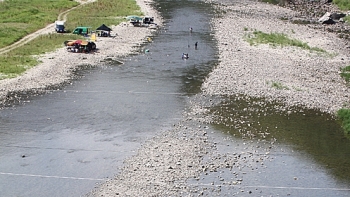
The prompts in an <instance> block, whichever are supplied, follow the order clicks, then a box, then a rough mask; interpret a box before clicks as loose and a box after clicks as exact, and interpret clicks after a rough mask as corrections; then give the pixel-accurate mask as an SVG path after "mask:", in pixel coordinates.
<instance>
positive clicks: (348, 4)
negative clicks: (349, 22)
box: [333, 0, 350, 11]
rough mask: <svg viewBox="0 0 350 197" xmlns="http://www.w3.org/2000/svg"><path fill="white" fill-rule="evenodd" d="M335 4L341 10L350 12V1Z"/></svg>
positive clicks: (339, 0)
mask: <svg viewBox="0 0 350 197" xmlns="http://www.w3.org/2000/svg"><path fill="white" fill-rule="evenodd" d="M333 3H334V4H335V5H337V6H338V7H339V8H340V9H341V10H345V11H348V10H350V1H349V0H333Z"/></svg>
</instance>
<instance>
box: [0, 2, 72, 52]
mask: <svg viewBox="0 0 350 197" xmlns="http://www.w3.org/2000/svg"><path fill="white" fill-rule="evenodd" d="M77 5H78V3H77V2H74V1H69V0H11V1H9V0H7V1H4V2H1V3H0V48H2V47H4V46H7V45H10V44H12V43H14V42H16V41H18V40H19V39H21V38H23V37H24V36H26V35H28V34H30V33H33V32H35V31H36V30H38V29H41V28H43V27H45V26H46V25H48V24H50V23H53V22H54V21H55V20H56V19H57V16H58V14H59V13H61V12H63V11H65V10H68V9H69V8H72V7H74V6H77Z"/></svg>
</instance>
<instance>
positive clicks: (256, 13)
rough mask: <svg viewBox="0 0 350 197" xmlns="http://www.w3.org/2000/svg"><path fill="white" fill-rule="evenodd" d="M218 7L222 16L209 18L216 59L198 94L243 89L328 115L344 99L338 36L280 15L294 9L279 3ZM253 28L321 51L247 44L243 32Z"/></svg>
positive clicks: (343, 54) (343, 49)
mask: <svg viewBox="0 0 350 197" xmlns="http://www.w3.org/2000/svg"><path fill="white" fill-rule="evenodd" d="M220 9H223V10H225V11H226V14H225V16H224V17H223V18H216V19H214V20H213V22H212V23H213V25H214V30H215V32H216V33H215V37H216V39H217V40H218V41H219V46H218V48H219V51H220V52H219V56H220V57H219V60H220V64H219V65H218V67H217V68H216V69H214V71H213V72H212V73H210V75H209V77H208V78H207V80H206V81H205V83H204V84H203V86H202V91H203V94H209V95H236V94H243V95H248V96H252V97H258V98H267V99H269V100H274V101H280V102H282V103H284V104H285V105H287V106H300V107H306V108H309V109H317V110H320V111H322V112H326V113H330V114H334V113H335V112H336V111H337V110H339V109H341V108H342V107H344V106H347V105H348V104H349V96H350V95H349V92H348V87H347V85H346V83H345V81H344V79H342V78H341V76H340V68H343V67H345V66H348V65H350V58H349V56H348V54H349V50H347V46H346V44H347V43H346V42H344V40H342V39H340V38H339V37H337V36H336V35H335V34H332V33H328V32H324V31H321V30H318V29H315V28H311V27H309V26H307V25H299V24H294V23H290V22H289V21H284V20H281V18H282V17H286V16H287V17H290V18H293V17H295V16H298V13H296V12H294V11H292V10H290V9H286V8H282V7H279V6H273V5H268V4H262V3H258V2H255V3H250V4H241V3H235V5H228V6H221V7H220ZM230 24H232V25H230ZM255 30H256V31H262V32H265V33H271V32H272V33H283V34H285V35H287V36H288V37H291V38H293V39H297V40H301V41H302V42H305V43H307V44H308V45H309V46H311V47H318V48H321V49H324V50H326V51H327V53H326V54H319V53H315V52H311V51H308V50H303V49H299V48H296V47H279V46H276V47H272V46H269V45H257V46H251V45H250V44H249V43H248V42H247V41H246V40H245V36H247V35H249V34H252V33H253V31H255ZM274 84H278V85H279V87H278V88H276V87H275V86H274Z"/></svg>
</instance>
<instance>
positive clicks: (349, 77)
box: [340, 66, 350, 83]
mask: <svg viewBox="0 0 350 197" xmlns="http://www.w3.org/2000/svg"><path fill="white" fill-rule="evenodd" d="M340 76H341V77H342V78H343V79H344V80H345V81H346V82H347V83H349V81H350V66H347V67H345V68H341V69H340Z"/></svg>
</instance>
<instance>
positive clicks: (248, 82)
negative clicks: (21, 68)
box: [0, 0, 349, 196]
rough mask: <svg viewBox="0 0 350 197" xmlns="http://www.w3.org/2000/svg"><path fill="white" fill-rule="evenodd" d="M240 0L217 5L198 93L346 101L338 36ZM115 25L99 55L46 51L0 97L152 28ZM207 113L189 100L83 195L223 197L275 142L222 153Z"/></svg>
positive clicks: (49, 80) (122, 48) (319, 104)
mask: <svg viewBox="0 0 350 197" xmlns="http://www.w3.org/2000/svg"><path fill="white" fill-rule="evenodd" d="M137 2H138V3H139V4H140V5H141V7H142V8H143V9H147V11H146V13H148V15H153V16H155V19H161V18H160V17H159V16H158V15H156V12H155V11H154V10H152V9H151V7H149V6H148V5H146V3H145V2H144V1H142V0H138V1H137ZM242 2H244V3H240V1H237V2H234V5H223V4H217V6H218V7H219V8H220V9H223V10H225V11H226V14H225V15H224V16H223V17H222V18H219V17H218V18H214V19H213V21H212V24H213V32H214V35H215V37H216V39H217V40H218V43H219V45H218V48H219V52H220V55H219V59H220V63H219V65H218V66H217V67H216V68H215V69H214V70H213V72H212V73H210V75H209V76H208V78H207V79H206V80H205V82H204V84H203V85H202V93H201V95H197V96H198V97H201V98H202V99H203V98H204V100H205V98H206V97H207V98H210V96H212V95H240V94H244V95H247V96H253V97H266V98H267V99H270V100H277V101H280V102H282V103H285V105H286V106H304V107H306V108H313V109H319V110H320V111H324V112H328V113H334V112H336V111H337V110H338V109H339V108H341V107H342V106H344V105H346V104H347V103H348V96H349V93H348V88H347V86H346V84H345V82H344V80H343V79H342V78H341V77H340V75H339V69H340V68H341V67H344V66H347V65H349V58H348V56H347V55H348V51H347V50H346V45H345V43H344V42H343V41H342V40H341V39H339V38H338V37H336V36H335V35H333V34H330V33H326V32H323V31H320V30H317V29H314V28H309V27H308V26H303V25H297V24H291V23H288V21H284V20H280V19H279V18H281V17H285V16H290V17H294V16H297V15H298V14H297V13H296V12H294V11H291V10H288V9H285V8H281V7H277V6H273V5H267V4H262V3H257V2H254V1H242ZM112 28H113V32H115V33H118V36H117V37H116V38H115V39H112V38H99V39H100V40H98V41H97V46H98V48H99V53H96V54H74V53H68V52H67V51H65V49H63V48H62V49H59V50H57V51H55V52H52V53H48V54H45V55H43V56H42V57H41V60H42V61H43V63H42V64H40V65H39V66H37V67H35V68H33V69H31V70H29V71H28V72H27V73H25V74H24V75H23V76H21V77H19V78H15V79H8V80H4V81H1V83H0V89H1V95H0V96H1V97H2V98H6V95H7V93H8V92H11V91H27V90H30V89H33V88H34V89H45V88H46V87H47V85H51V84H52V85H55V84H61V83H63V82H65V81H68V80H69V79H70V77H71V73H72V70H74V69H76V68H77V65H79V64H81V63H84V64H92V65H98V64H99V63H100V62H101V61H104V60H105V59H106V58H109V57H112V58H118V57H120V56H125V55H127V54H130V52H132V51H133V50H134V48H133V47H135V46H137V45H138V44H140V43H141V42H143V41H144V40H145V37H146V36H149V35H151V34H152V30H149V29H146V28H134V27H127V26H124V25H119V26H116V27H112ZM253 30H259V31H263V32H266V33H270V32H278V33H284V34H286V35H288V36H289V37H291V38H295V39H299V40H301V41H303V42H307V43H308V45H310V46H311V47H319V48H322V49H324V50H326V51H327V54H321V55H320V54H317V53H314V52H310V51H308V50H302V49H299V48H296V47H278V46H277V47H272V46H269V45H257V46H251V45H249V43H248V42H246V41H245V39H244V37H245V36H246V35H248V34H249V33H252V31H253ZM128 35H132V36H128ZM135 36H138V37H137V38H135ZM115 46H118V47H115ZM67 54H69V55H67ZM330 54H331V55H330ZM67 56H69V59H67ZM273 84H280V85H281V87H282V88H280V89H277V88H274V87H273ZM205 114H206V110H205V109H204V108H203V107H202V106H201V105H200V103H197V102H194V103H193V104H192V106H191V110H189V111H188V112H184V117H183V120H182V121H179V123H177V124H174V127H173V129H171V130H169V131H165V132H163V133H162V134H159V135H157V136H155V137H153V138H152V139H150V140H148V141H146V142H145V143H144V144H143V145H142V147H141V148H140V149H139V150H137V154H136V155H135V156H132V157H130V158H129V159H127V160H126V161H125V163H124V165H123V166H122V167H121V172H120V173H119V174H117V175H116V176H115V178H113V179H111V180H109V181H106V182H104V183H101V184H100V185H98V186H96V188H95V189H93V191H91V193H89V194H88V196H200V195H204V196H214V195H216V196H220V194H223V195H224V193H221V192H222V188H223V187H226V186H229V187H235V186H236V185H239V184H240V183H241V182H242V181H243V178H242V177H244V174H245V173H247V171H246V170H244V169H245V168H247V169H253V168H254V169H260V168H265V165H264V163H265V161H267V160H271V158H269V149H270V148H272V147H273V143H274V142H273V141H271V142H267V144H270V145H269V146H267V148H266V147H265V146H251V145H249V143H248V142H247V144H245V143H244V144H245V145H244V146H243V147H241V148H240V149H238V148H233V149H231V150H233V152H222V151H219V147H218V143H217V142H215V141H213V139H212V138H211V136H210V134H209V133H207V125H206V123H207V122H208V121H210V117H205ZM237 146H238V145H237ZM264 147H265V148H264ZM242 149H244V151H242ZM223 173H231V174H232V177H234V179H233V180H225V178H224V177H223V176H221V174H223ZM207 174H215V175H217V181H216V182H215V183H214V182H212V183H204V182H203V180H202V179H200V177H201V176H203V175H207ZM193 180H197V182H196V184H193V183H192V182H191V181H193ZM238 188H239V187H238ZM238 191H239V192H240V193H241V194H242V192H248V193H250V191H243V190H242V189H241V190H238ZM248 193H244V194H247V195H248Z"/></svg>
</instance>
